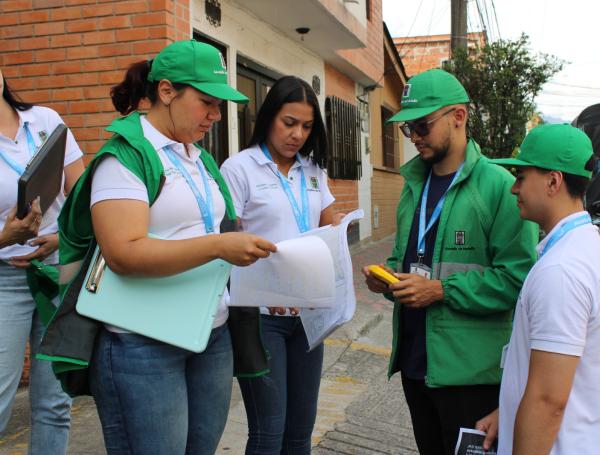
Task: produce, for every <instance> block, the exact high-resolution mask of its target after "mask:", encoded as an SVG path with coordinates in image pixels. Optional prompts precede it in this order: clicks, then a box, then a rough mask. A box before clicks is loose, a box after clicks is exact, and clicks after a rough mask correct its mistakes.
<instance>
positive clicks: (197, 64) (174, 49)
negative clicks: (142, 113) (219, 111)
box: [148, 40, 248, 103]
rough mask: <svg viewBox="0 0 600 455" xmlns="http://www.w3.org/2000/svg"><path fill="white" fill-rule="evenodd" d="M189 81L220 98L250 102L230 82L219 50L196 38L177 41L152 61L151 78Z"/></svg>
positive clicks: (152, 80) (153, 79)
mask: <svg viewBox="0 0 600 455" xmlns="http://www.w3.org/2000/svg"><path fill="white" fill-rule="evenodd" d="M162 79H167V80H169V81H171V82H176V83H180V84H187V85H190V86H192V87H194V88H195V89H197V90H200V91H201V92H204V93H206V94H207V95H210V96H214V97H215V98H219V99H221V100H229V101H234V102H236V103H247V102H248V97H246V95H244V94H243V93H240V92H238V91H237V90H235V89H234V88H232V87H230V86H229V85H228V84H227V67H226V66H225V59H224V58H223V55H222V54H221V52H219V50H218V49H217V48H215V47H213V46H211V45H210V44H206V43H201V42H199V41H195V40H185V41H176V42H174V43H172V44H169V45H168V46H167V47H165V48H164V49H163V50H162V51H160V52H159V54H158V55H157V56H156V57H155V58H154V60H153V61H152V68H151V69H150V73H149V74H148V80H149V81H151V82H158V81H160V80H162Z"/></svg>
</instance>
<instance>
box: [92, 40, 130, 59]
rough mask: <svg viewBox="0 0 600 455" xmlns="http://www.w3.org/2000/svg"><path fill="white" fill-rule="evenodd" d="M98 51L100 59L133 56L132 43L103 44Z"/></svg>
mask: <svg viewBox="0 0 600 455" xmlns="http://www.w3.org/2000/svg"><path fill="white" fill-rule="evenodd" d="M96 50H97V52H98V56H99V57H112V56H115V55H129V54H131V43H119V44H103V45H102V46H97V47H96Z"/></svg>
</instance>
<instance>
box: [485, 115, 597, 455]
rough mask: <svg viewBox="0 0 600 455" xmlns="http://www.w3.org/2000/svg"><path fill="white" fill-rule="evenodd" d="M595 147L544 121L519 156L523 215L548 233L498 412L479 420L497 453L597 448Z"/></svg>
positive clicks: (518, 324) (510, 162) (520, 315)
mask: <svg viewBox="0 0 600 455" xmlns="http://www.w3.org/2000/svg"><path fill="white" fill-rule="evenodd" d="M592 156H593V151H592V143H591V141H590V139H589V138H588V137H587V136H586V135H585V133H583V132H582V131H581V130H578V129H577V128H574V127H572V126H570V125H542V126H540V127H537V128H535V129H534V130H532V131H531V133H530V134H529V135H528V136H527V137H526V138H525V140H524V141H523V144H522V146H521V151H520V154H519V155H518V156H517V158H516V159H503V160H494V161H495V162H496V163H498V164H501V165H503V166H510V167H516V169H517V181H516V182H515V184H514V185H513V187H512V192H513V194H515V195H516V196H517V201H518V202H517V204H518V207H519V210H520V212H521V217H522V218H523V219H526V220H531V221H533V222H535V223H538V224H539V225H540V227H541V228H542V229H543V230H544V231H545V232H547V233H548V235H547V236H546V237H545V238H544V240H542V242H540V244H539V245H538V246H537V252H538V260H537V262H536V264H535V265H534V266H533V268H532V269H531V271H530V272H529V275H527V279H526V280H525V284H524V285H523V289H522V291H521V294H520V296H519V301H518V303H517V309H516V313H515V320H514V328H513V333H512V336H511V339H510V344H509V345H508V348H507V352H506V355H505V358H506V361H505V363H504V373H503V376H502V387H501V392H500V416H499V417H500V428H499V432H498V411H495V412H494V413H492V414H491V415H490V416H488V417H486V418H485V419H482V420H481V421H480V422H479V423H478V427H479V428H480V429H482V430H484V431H487V433H488V435H487V441H486V445H487V444H489V443H491V441H493V439H494V438H495V436H496V434H499V446H498V454H504V455H506V454H514V455H537V454H549V453H551V454H553V455H566V454H578V455H587V454H590V455H591V454H597V453H598V450H599V449H598V447H600V432H599V431H598V428H599V427H600V380H599V378H600V268H599V267H598V258H599V257H600V236H599V235H598V228H597V227H596V226H594V225H593V224H592V222H591V218H590V215H589V214H588V213H587V212H586V211H584V208H583V207H584V206H583V195H584V194H585V190H586V186H587V184H588V182H589V179H590V177H591V175H592V172H591V169H592V168H593V160H592V159H591V158H592Z"/></svg>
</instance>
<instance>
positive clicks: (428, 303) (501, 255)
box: [363, 69, 537, 455]
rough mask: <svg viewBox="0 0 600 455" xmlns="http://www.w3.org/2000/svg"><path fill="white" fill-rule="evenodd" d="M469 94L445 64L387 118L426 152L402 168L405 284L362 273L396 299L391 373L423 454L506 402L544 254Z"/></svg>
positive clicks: (397, 265) (399, 271) (414, 85)
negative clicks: (539, 254)
mask: <svg viewBox="0 0 600 455" xmlns="http://www.w3.org/2000/svg"><path fill="white" fill-rule="evenodd" d="M468 102H469V97H468V95H467V93H466V91H465V89H464V88H463V86H462V85H461V84H460V82H459V81H458V80H457V79H456V78H455V77H454V76H452V75H451V74H449V73H447V72H445V71H442V70H439V69H434V70H429V71H426V72H424V73H421V74H418V75H416V76H414V77H413V78H411V79H410V80H409V81H408V83H407V85H406V86H405V89H404V92H403V96H402V110H401V111H400V112H399V113H397V114H396V115H395V116H393V117H392V118H391V119H390V121H391V122H401V125H400V129H401V131H402V132H403V133H404V134H405V135H406V136H407V137H409V138H410V139H411V141H412V142H413V143H414V144H415V146H416V148H417V150H418V151H419V156H417V157H415V158H414V159H413V160H411V161H410V162H409V163H407V164H406V165H405V166H403V167H402V168H401V173H402V175H403V177H404V179H405V185H404V189H403V191H402V196H401V199H400V203H399V205H398V211H397V233H396V244H395V247H394V250H393V252H392V256H391V257H390V258H389V259H388V261H387V267H388V268H389V271H391V272H394V274H395V275H396V277H397V278H399V280H400V281H399V282H397V283H394V284H392V285H386V284H384V283H383V282H381V281H379V280H377V279H376V278H375V277H374V276H373V275H371V274H370V273H369V271H368V270H366V269H365V270H363V273H364V274H365V275H366V276H367V285H368V286H369V289H371V290H372V291H374V292H380V293H384V295H385V296H386V297H387V298H388V299H390V300H392V301H394V302H395V306H394V341H393V346H392V356H391V359H390V369H389V374H390V375H392V374H394V373H396V372H398V371H400V372H401V375H402V385H403V389H404V394H405V397H406V400H407V403H408V406H409V409H410V413H411V419H412V424H413V430H414V434H415V439H416V441H417V446H418V448H419V452H420V453H421V455H430V454H431V455H443V454H453V453H454V450H455V446H456V440H457V437H458V434H459V429H460V428H461V427H467V428H473V427H474V426H475V423H476V421H477V420H478V418H480V416H481V415H486V414H485V413H484V414H479V413H480V411H481V410H484V409H485V410H488V412H491V411H492V410H494V409H495V408H496V407H497V404H498V394H499V383H500V376H501V371H500V355H501V352H502V346H503V345H505V344H506V343H507V341H508V339H509V336H510V332H511V324H512V317H513V310H514V307H515V302H516V300H517V295H518V293H519V290H520V289H521V286H522V283H523V280H524V278H525V276H526V275H527V272H528V271H529V269H530V267H531V266H532V265H533V262H534V257H535V244H536V240H537V228H536V227H535V225H534V224H533V223H530V222H527V221H522V220H521V219H520V217H519V212H518V210H517V209H516V207H515V201H514V196H512V195H511V194H510V191H509V190H510V187H511V185H512V183H513V182H514V178H513V177H512V176H511V175H510V173H509V172H508V171H506V170H504V169H501V168H499V166H495V165H493V164H491V163H490V162H489V161H488V159H487V158H485V157H483V156H482V155H481V152H480V149H479V146H478V145H477V144H476V143H475V141H473V140H472V139H470V138H468V137H467V133H466V123H467V115H468V114H467V112H468Z"/></svg>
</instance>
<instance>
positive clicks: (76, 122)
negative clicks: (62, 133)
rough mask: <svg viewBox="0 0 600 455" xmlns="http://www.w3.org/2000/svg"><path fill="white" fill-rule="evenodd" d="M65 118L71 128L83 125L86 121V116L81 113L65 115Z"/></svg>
mask: <svg viewBox="0 0 600 455" xmlns="http://www.w3.org/2000/svg"><path fill="white" fill-rule="evenodd" d="M63 120H64V121H65V125H67V126H68V127H69V128H77V127H82V126H83V125H84V123H85V117H84V116H83V115H79V114H77V115H65V116H64V117H63Z"/></svg>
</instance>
